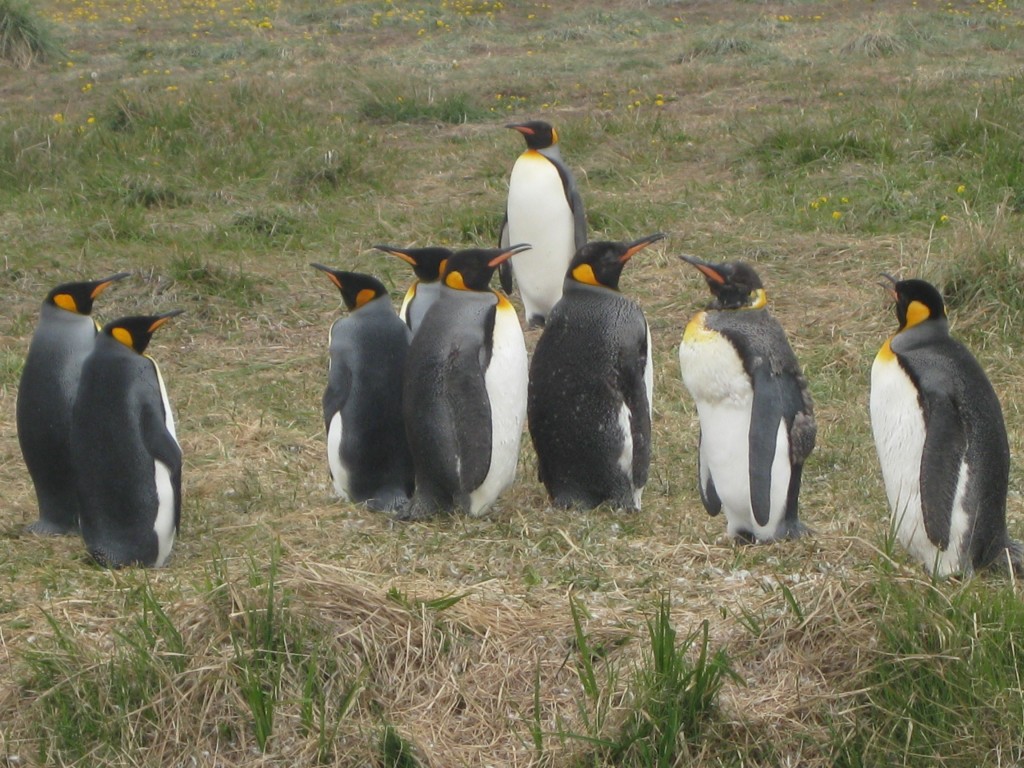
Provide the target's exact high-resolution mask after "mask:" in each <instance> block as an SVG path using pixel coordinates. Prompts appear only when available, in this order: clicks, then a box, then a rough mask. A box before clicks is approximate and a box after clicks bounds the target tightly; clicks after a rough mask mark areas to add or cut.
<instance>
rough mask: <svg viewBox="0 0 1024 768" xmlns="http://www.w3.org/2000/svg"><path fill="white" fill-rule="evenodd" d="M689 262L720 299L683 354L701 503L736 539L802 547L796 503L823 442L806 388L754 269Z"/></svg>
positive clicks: (701, 318) (697, 321)
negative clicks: (817, 442) (694, 419)
mask: <svg viewBox="0 0 1024 768" xmlns="http://www.w3.org/2000/svg"><path fill="white" fill-rule="evenodd" d="M681 258H682V259H683V260H684V261H686V262H687V263H689V264H691V265H693V266H694V267H696V268H697V269H698V270H699V271H700V272H701V273H702V274H703V275H704V278H705V280H706V281H707V284H708V287H709V288H710V289H711V293H712V295H713V296H714V300H713V301H712V302H711V304H709V305H708V308H707V309H706V310H704V311H702V312H698V313H697V314H696V315H694V317H693V319H691V320H690V322H689V323H688V324H687V326H686V331H685V332H684V334H683V341H682V343H681V344H680V345H679V367H680V369H681V371H682V376H683V383H684V384H685V385H686V388H687V389H688V390H689V391H690V395H691V396H692V397H693V400H694V402H695V403H696V406H697V415H698V417H699V418H700V447H699V451H698V476H699V481H700V496H701V501H703V502H704V508H705V509H706V510H707V511H708V513H709V514H711V515H717V514H718V513H719V512H720V511H722V510H723V509H724V510H725V519H726V522H727V531H728V533H729V535H730V536H732V537H733V538H737V539H740V540H743V541H746V542H750V543H754V542H765V541H775V540H779V539H793V538H796V537H798V536H800V535H801V534H802V533H804V532H805V531H806V529H805V528H804V526H803V524H802V523H801V522H800V520H799V517H798V514H797V501H798V496H799V494H800V479H801V475H802V473H803V465H804V461H805V459H806V458H807V457H808V455H810V453H811V450H812V449H813V448H814V439H815V435H816V432H817V427H816V425H815V422H814V404H813V403H812V401H811V393H810V392H809V391H808V389H807V381H806V379H804V377H803V374H802V373H801V372H800V364H799V363H798V362H797V359H796V355H794V354H793V349H792V348H791V347H790V345H789V341H788V340H787V339H786V333H785V331H783V330H782V326H780V325H779V323H778V321H777V320H776V319H775V318H774V317H772V315H771V314H769V312H768V309H767V304H768V298H767V295H766V294H765V291H764V287H763V285H762V284H761V278H760V277H758V275H757V272H755V271H754V269H753V268H752V267H751V266H749V265H748V264H744V263H742V262H738V261H734V262H729V263H726V264H709V263H707V262H703V261H700V260H699V259H695V258H692V257H690V256H683V257H681Z"/></svg>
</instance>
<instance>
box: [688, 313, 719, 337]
mask: <svg viewBox="0 0 1024 768" xmlns="http://www.w3.org/2000/svg"><path fill="white" fill-rule="evenodd" d="M706 317H707V313H706V312H698V313H697V314H696V315H694V316H693V317H692V318H690V322H688V323H687V324H686V330H685V331H683V341H691V342H692V341H705V340H707V339H710V338H711V337H712V336H714V335H715V334H714V332H713V331H709V330H708V329H707V327H706V326H705V325H704V320H705V318H706Z"/></svg>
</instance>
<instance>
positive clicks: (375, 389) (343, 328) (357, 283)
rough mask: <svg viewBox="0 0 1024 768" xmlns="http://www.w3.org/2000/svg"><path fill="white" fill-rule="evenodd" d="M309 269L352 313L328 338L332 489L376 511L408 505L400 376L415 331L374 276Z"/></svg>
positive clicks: (409, 476)
mask: <svg viewBox="0 0 1024 768" xmlns="http://www.w3.org/2000/svg"><path fill="white" fill-rule="evenodd" d="M312 266H313V267H315V268H316V269H319V270H320V271H321V272H323V273H324V274H326V275H327V277H328V278H329V279H330V281H331V282H332V283H334V285H335V286H336V287H337V288H338V290H339V292H340V293H341V297H342V300H343V301H344V303H345V306H346V307H347V308H348V310H349V314H348V315H347V316H345V317H340V318H338V319H337V320H335V321H334V323H333V324H332V325H331V330H330V334H329V336H328V348H329V354H330V362H329V367H328V371H327V388H326V389H325V390H324V396H323V413H324V426H325V428H326V430H327V464H328V468H329V469H330V473H331V480H332V481H333V484H334V490H335V492H336V493H337V494H338V496H340V497H341V498H343V499H346V500H350V501H355V502H366V504H367V506H369V507H370V508H371V509H379V510H393V509H395V508H401V507H404V506H405V505H406V504H407V503H408V501H409V497H410V496H411V495H412V489H413V470H412V456H411V455H410V453H409V446H408V443H407V442H406V437H405V422H404V420H403V418H402V374H403V370H404V368H405V358H406V354H407V352H408V350H409V339H410V338H411V335H412V334H411V331H410V330H409V328H408V327H407V326H406V325H405V323H403V322H402V320H400V319H399V317H398V315H396V314H395V308H394V306H392V304H391V298H390V296H388V293H387V289H386V288H385V287H384V284H383V283H381V282H380V281H379V280H377V279H376V278H374V277H371V276H370V275H365V274H361V273H358V272H346V271H343V270H336V269H331V268H330V267H325V266H324V265H322V264H313V265H312Z"/></svg>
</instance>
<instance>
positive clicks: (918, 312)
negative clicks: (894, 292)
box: [903, 301, 932, 328]
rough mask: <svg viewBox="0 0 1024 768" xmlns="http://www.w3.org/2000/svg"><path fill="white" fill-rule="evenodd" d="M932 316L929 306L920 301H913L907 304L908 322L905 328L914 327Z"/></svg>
mask: <svg viewBox="0 0 1024 768" xmlns="http://www.w3.org/2000/svg"><path fill="white" fill-rule="evenodd" d="M931 316H932V313H931V311H930V310H929V309H928V307H927V306H925V305H924V304H922V303H921V302H920V301H912V302H910V304H909V305H908V306H907V323H906V325H904V326H903V328H913V327H914V326H915V325H917V324H918V323H923V322H924V321H925V320H927V319H928V318H930V317H931Z"/></svg>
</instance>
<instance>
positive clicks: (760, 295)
mask: <svg viewBox="0 0 1024 768" xmlns="http://www.w3.org/2000/svg"><path fill="white" fill-rule="evenodd" d="M767 306H768V294H767V293H765V292H764V288H758V289H756V290H755V291H754V293H753V295H752V298H751V301H750V308H751V309H764V308H765V307H767Z"/></svg>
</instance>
